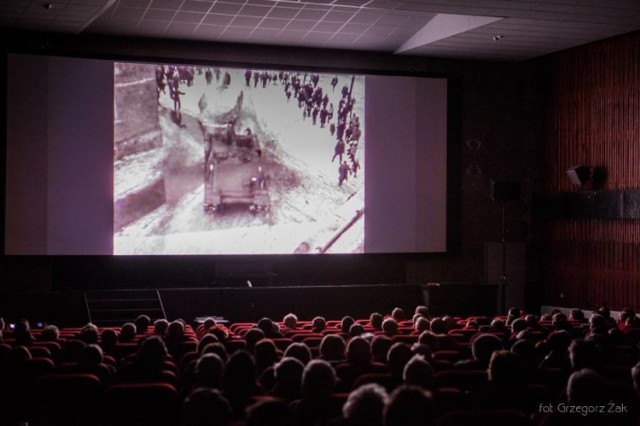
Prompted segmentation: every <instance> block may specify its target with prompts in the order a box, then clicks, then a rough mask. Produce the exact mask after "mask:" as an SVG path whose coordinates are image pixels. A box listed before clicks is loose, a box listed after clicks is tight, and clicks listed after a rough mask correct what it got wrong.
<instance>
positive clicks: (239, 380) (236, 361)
mask: <svg viewBox="0 0 640 426" xmlns="http://www.w3.org/2000/svg"><path fill="white" fill-rule="evenodd" d="M256 374H257V372H256V364H255V361H254V360H253V357H252V356H251V354H250V353H249V352H247V351H245V350H239V351H235V352H234V353H233V354H231V356H230V357H229V360H228V361H227V365H226V366H225V370H224V376H223V387H224V389H226V390H229V389H235V390H238V389H240V390H241V392H243V391H246V392H251V391H252V390H253V388H254V386H255V384H256ZM234 393H235V392H234Z"/></svg>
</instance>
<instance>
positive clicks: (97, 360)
mask: <svg viewBox="0 0 640 426" xmlns="http://www.w3.org/2000/svg"><path fill="white" fill-rule="evenodd" d="M103 361H104V355H103V353H102V349H101V348H100V346H98V345H96V344H94V343H92V344H90V345H87V346H85V347H84V348H82V350H80V354H79V356H78V364H80V365H82V366H86V367H91V366H95V365H98V364H101V363H102V362H103Z"/></svg>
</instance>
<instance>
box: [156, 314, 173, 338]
mask: <svg viewBox="0 0 640 426" xmlns="http://www.w3.org/2000/svg"><path fill="white" fill-rule="evenodd" d="M168 328H169V321H167V320H166V319H163V318H161V319H158V320H156V321H155V322H154V323H153V332H154V334H156V335H158V336H162V337H164V335H165V334H167V329H168Z"/></svg>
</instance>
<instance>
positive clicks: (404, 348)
mask: <svg viewBox="0 0 640 426" xmlns="http://www.w3.org/2000/svg"><path fill="white" fill-rule="evenodd" d="M412 357H413V352H411V348H410V347H409V345H407V344H406V343H402V342H396V343H394V344H393V345H391V348H389V353H388V354H387V360H388V365H389V370H390V372H391V374H393V375H394V376H396V377H400V378H401V377H402V373H403V372H404V367H405V366H406V365H407V363H408V362H409V360H410V359H411V358H412Z"/></svg>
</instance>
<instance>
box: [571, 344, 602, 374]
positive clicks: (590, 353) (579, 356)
mask: <svg viewBox="0 0 640 426" xmlns="http://www.w3.org/2000/svg"><path fill="white" fill-rule="evenodd" d="M569 359H570V360H571V368H572V369H573V370H574V371H577V370H582V369H584V368H589V369H591V370H595V371H599V370H601V369H602V367H604V360H603V359H602V354H601V353H600V350H599V349H598V347H597V346H596V344H595V342H594V341H593V340H585V339H575V340H573V341H572V342H571V345H569Z"/></svg>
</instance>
